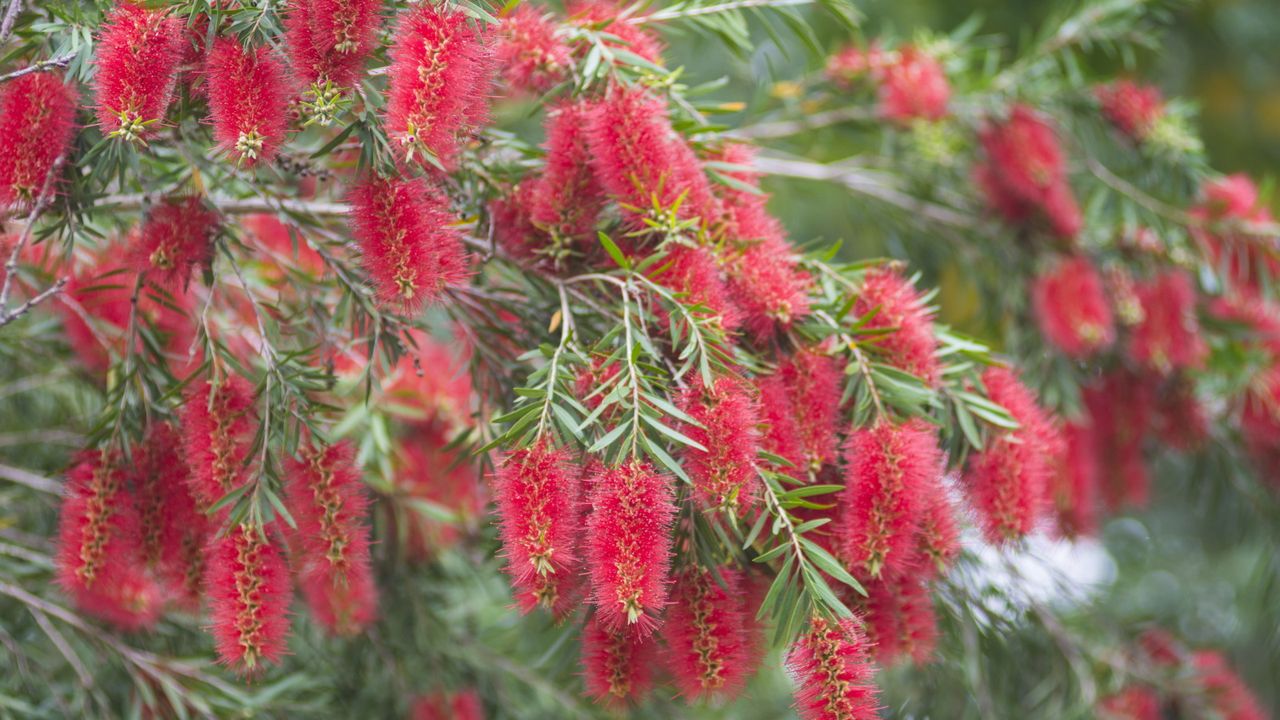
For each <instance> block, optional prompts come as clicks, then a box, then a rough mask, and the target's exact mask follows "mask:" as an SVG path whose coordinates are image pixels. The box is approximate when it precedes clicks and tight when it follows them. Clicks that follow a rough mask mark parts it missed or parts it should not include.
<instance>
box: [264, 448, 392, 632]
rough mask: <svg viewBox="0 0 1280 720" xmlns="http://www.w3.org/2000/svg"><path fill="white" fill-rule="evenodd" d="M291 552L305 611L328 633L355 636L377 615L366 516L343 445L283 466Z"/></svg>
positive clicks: (365, 505) (364, 500) (303, 455)
mask: <svg viewBox="0 0 1280 720" xmlns="http://www.w3.org/2000/svg"><path fill="white" fill-rule="evenodd" d="M286 466H287V473H288V475H287V477H288V482H287V483H286V484H285V494H286V502H287V504H288V509H289V514H291V515H292V516H293V519H294V521H295V522H296V524H297V530H296V534H295V535H294V537H295V538H296V539H295V541H294V543H293V547H294V552H295V553H296V554H297V557H296V561H297V565H298V567H299V572H298V584H299V586H300V587H301V588H302V594H303V597H304V598H305V599H306V601H307V606H308V607H310V608H311V612H312V614H313V615H315V617H316V619H317V620H319V621H320V623H321V624H322V625H324V626H325V627H326V628H327V629H328V630H329V631H330V632H333V633H335V634H338V635H355V634H356V633H359V632H360V631H361V630H363V629H364V628H365V627H366V626H367V625H368V624H369V623H370V622H372V621H373V619H374V616H375V615H376V614H377V611H378V595H377V588H376V586H375V585H374V582H373V571H372V569H371V568H370V566H369V528H368V527H367V526H366V525H365V524H364V520H365V518H366V517H368V514H369V500H368V498H367V497H366V496H365V493H364V486H363V484H362V483H361V481H360V473H359V471H358V470H357V469H356V467H355V459H354V450H353V449H352V447H351V445H350V444H349V443H346V442H342V443H338V444H336V445H330V446H328V447H324V448H305V449H304V450H302V452H301V458H300V459H296V460H295V459H293V458H290V459H289V461H288V462H287V463H286Z"/></svg>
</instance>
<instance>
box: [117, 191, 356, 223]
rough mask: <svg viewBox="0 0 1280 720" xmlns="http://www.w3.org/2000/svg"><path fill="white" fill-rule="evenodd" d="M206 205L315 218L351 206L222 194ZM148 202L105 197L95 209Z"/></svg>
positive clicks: (343, 211)
mask: <svg viewBox="0 0 1280 720" xmlns="http://www.w3.org/2000/svg"><path fill="white" fill-rule="evenodd" d="M208 200H209V202H211V203H213V205H214V206H216V207H217V208H218V210H220V211H221V212H224V213H227V214H229V215H237V214H245V213H259V212H280V211H283V212H286V213H294V214H299V215H315V216H327V217H339V216H345V215H347V214H349V212H350V210H351V206H350V205H348V204H347V203H340V202H324V201H321V200H294V199H288V198H278V199H276V198H261V197H259V198H233V197H229V196H226V195H210V196H208ZM150 202H151V196H150V195H147V194H146V193H135V194H126V195H107V196H106V197H103V198H100V199H99V200H98V201H97V202H96V203H94V206H95V207H98V208H103V207H111V208H117V209H121V210H139V209H142V208H143V207H146V206H147V205H148V204H149V203H150Z"/></svg>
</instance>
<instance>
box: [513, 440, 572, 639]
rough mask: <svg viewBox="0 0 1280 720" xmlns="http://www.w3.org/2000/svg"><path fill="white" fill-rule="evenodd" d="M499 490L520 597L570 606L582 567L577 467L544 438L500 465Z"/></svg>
mask: <svg viewBox="0 0 1280 720" xmlns="http://www.w3.org/2000/svg"><path fill="white" fill-rule="evenodd" d="M495 479H496V482H495V483H494V495H495V497H496V500H497V505H498V518H499V520H500V522H501V528H502V546H503V552H504V553H505V554H506V557H507V573H508V574H509V575H510V576H511V582H512V585H513V586H514V587H515V591H516V600H517V601H518V602H519V603H520V607H521V608H522V609H523V610H524V611H525V612H528V611H529V610H530V609H532V608H533V607H535V606H538V605H540V606H542V607H545V608H548V609H550V610H552V611H553V612H556V613H557V614H560V613H562V612H564V611H565V610H567V609H568V608H567V606H566V603H567V602H568V601H569V600H570V599H571V597H572V596H571V595H570V592H569V590H570V588H571V585H572V584H573V582H574V580H575V578H574V576H575V575H576V574H577V572H578V555H577V548H576V547H575V545H576V541H577V532H578V522H579V519H580V513H579V498H580V493H579V489H578V484H579V473H578V469H577V468H575V467H572V466H571V465H570V459H569V454H568V452H566V451H565V450H564V449H563V448H555V447H552V445H551V443H550V442H549V441H548V440H546V439H545V438H544V439H542V440H539V441H538V442H537V443H536V444H534V445H533V446H532V447H529V448H525V449H521V450H517V451H515V452H513V453H512V454H511V455H509V456H508V457H507V458H506V460H505V461H503V463H502V466H501V467H499V468H498V472H497V477H496V478H495Z"/></svg>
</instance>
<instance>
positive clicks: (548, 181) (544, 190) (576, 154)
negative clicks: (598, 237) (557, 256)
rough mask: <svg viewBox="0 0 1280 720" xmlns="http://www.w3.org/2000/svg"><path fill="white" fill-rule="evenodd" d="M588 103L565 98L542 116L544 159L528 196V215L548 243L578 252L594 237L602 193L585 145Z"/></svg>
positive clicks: (602, 203) (586, 144) (601, 205)
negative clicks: (546, 115)
mask: <svg viewBox="0 0 1280 720" xmlns="http://www.w3.org/2000/svg"><path fill="white" fill-rule="evenodd" d="M590 118H591V108H590V107H589V106H588V105H587V104H585V103H583V102H565V103H561V104H560V105H558V106H556V107H555V108H554V109H553V110H552V111H551V112H550V114H549V115H548V117H547V124H546V131H547V141H546V144H545V145H544V148H545V149H546V162H545V163H544V164H543V168H542V174H541V175H540V176H538V179H537V181H536V182H535V184H534V186H533V187H534V190H533V191H532V194H531V197H530V200H529V220H530V222H531V223H533V225H534V226H535V227H537V228H538V229H539V230H541V231H542V232H544V233H546V234H547V235H548V236H549V237H550V240H551V247H552V248H559V247H567V248H570V249H574V250H576V251H577V252H579V253H581V252H583V251H584V248H583V247H582V246H583V245H584V244H585V245H588V246H589V247H590V244H591V243H594V242H595V228H596V218H597V217H598V216H599V214H600V210H601V208H602V207H603V206H604V201H605V196H604V192H603V191H602V190H601V188H600V187H599V185H598V184H597V183H596V181H595V175H594V173H593V171H592V169H591V150H590V149H589V147H588V122H589V121H590Z"/></svg>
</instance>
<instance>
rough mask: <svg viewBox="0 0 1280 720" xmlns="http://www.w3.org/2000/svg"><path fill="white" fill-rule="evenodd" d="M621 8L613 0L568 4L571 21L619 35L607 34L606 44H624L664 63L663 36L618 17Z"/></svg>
mask: <svg viewBox="0 0 1280 720" xmlns="http://www.w3.org/2000/svg"><path fill="white" fill-rule="evenodd" d="M621 11H622V8H621V7H619V5H618V4H616V3H614V2H613V0H584V1H583V2H574V3H572V4H570V5H569V8H568V14H569V21H570V22H572V23H573V24H575V25H577V26H579V27H589V28H591V29H594V30H599V31H600V32H602V33H604V34H607V35H612V36H613V37H614V38H617V40H614V39H612V38H605V39H604V44H605V45H606V46H607V47H612V48H624V49H626V50H628V51H629V52H633V53H635V54H636V55H639V56H640V57H642V58H644V59H645V60H648V61H649V62H651V63H654V64H655V65H661V64H662V40H661V39H659V38H658V36H657V35H654V34H653V33H651V32H648V31H647V30H645V29H644V28H642V27H641V26H639V25H636V24H635V23H633V22H631V20H630V19H627V18H620V17H618V16H619V15H620V14H621ZM619 41H621V42H619ZM584 45H589V43H584Z"/></svg>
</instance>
